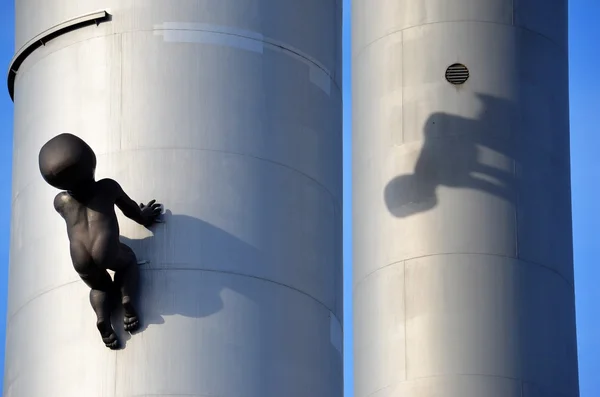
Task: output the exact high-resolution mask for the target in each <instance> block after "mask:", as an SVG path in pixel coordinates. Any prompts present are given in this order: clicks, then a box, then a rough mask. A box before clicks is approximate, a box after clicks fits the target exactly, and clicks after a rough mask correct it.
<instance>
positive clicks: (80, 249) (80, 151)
mask: <svg viewBox="0 0 600 397" xmlns="http://www.w3.org/2000/svg"><path fill="white" fill-rule="evenodd" d="M38 160H39V167H40V172H41V174H42V177H43V178H44V180H45V181H46V182H47V183H48V184H50V185H51V186H53V187H55V188H58V189H61V190H64V191H63V192H61V193H58V194H57V195H56V197H55V198H54V208H55V210H56V211H57V212H58V213H59V214H60V215H61V216H62V217H63V219H64V220H65V222H66V224H67V235H68V238H69V243H70V253H71V259H72V262H73V267H74V268H75V271H76V272H77V273H78V274H79V276H80V277H81V279H82V280H83V281H84V282H85V283H86V284H87V285H88V286H89V287H90V288H91V291H90V303H91V305H92V308H93V309H94V312H95V313H96V317H97V322H96V325H97V327H98V331H100V335H101V336H102V341H103V342H104V344H105V345H106V346H107V347H108V348H110V349H117V348H118V347H119V340H118V338H117V335H116V334H115V331H114V329H113V327H112V324H111V312H112V311H113V309H114V308H115V304H116V302H117V299H118V297H119V296H120V298H121V303H122V305H123V309H124V320H123V324H124V328H125V330H126V331H128V332H134V331H136V330H137V329H138V328H139V326H140V319H139V317H138V312H137V311H136V309H135V307H134V302H133V298H134V297H135V294H136V292H137V287H138V279H139V270H138V264H137V259H136V256H135V254H134V253H133V251H132V249H131V248H129V247H128V246H127V245H125V244H123V243H122V242H120V241H119V224H118V222H117V216H116V213H115V208H114V206H115V205H116V206H117V207H119V209H120V210H121V211H122V212H123V214H124V215H125V216H126V217H128V218H130V219H132V220H134V221H135V222H137V223H139V224H140V225H143V226H146V227H148V226H150V225H152V224H153V223H155V222H157V221H158V217H159V216H160V214H161V211H162V207H161V205H160V204H158V203H155V200H152V201H150V202H149V203H148V204H147V205H144V204H140V205H139V206H138V205H137V204H136V203H135V202H134V201H133V200H132V199H131V198H129V196H127V194H126V193H125V192H124V191H123V189H122V188H121V186H119V184H118V183H117V182H116V181H114V180H112V179H102V180H99V181H96V180H95V178H94V174H95V170H96V155H95V154H94V151H93V150H92V148H91V147H90V146H88V144H87V143H85V142H84V141H83V140H82V139H80V138H78V137H77V136H75V135H72V134H60V135H57V136H55V137H54V138H52V139H50V140H49V141H48V142H47V143H46V144H45V145H44V146H43V147H42V149H41V150H40V153H39V159H38ZM107 269H110V270H113V271H114V272H115V273H114V281H113V280H112V279H111V277H110V275H109V274H108V272H107V271H106V270H107Z"/></svg>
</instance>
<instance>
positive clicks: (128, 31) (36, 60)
mask: <svg viewBox="0 0 600 397" xmlns="http://www.w3.org/2000/svg"><path fill="white" fill-rule="evenodd" d="M164 30H176V29H138V30H124V31H120V32H113V33H106V34H100V35H95V36H92V37H87V38H85V39H82V40H77V41H74V42H72V43H69V44H67V45H65V46H63V47H60V48H56V49H54V50H52V51H48V52H47V53H45V54H44V55H43V56H41V57H39V58H37V59H35V61H34V62H33V63H32V64H31V65H32V66H33V65H35V64H37V63H38V62H39V61H41V60H43V59H45V58H46V57H48V56H50V55H52V54H54V53H55V52H58V51H62V50H64V49H66V48H69V47H72V46H74V45H77V44H80V43H83V42H85V41H89V40H95V39H100V38H106V37H110V36H119V35H124V34H127V33H135V32H146V33H150V32H155V31H164ZM207 32H211V33H216V34H228V33H223V32H212V31H207ZM229 35H232V34H231V33H229ZM240 37H244V38H248V39H249V40H256V39H253V38H251V37H247V36H240ZM257 41H258V40H257ZM262 42H264V43H265V44H269V45H271V46H273V47H278V48H281V49H283V50H285V51H287V52H289V53H291V54H294V55H297V56H298V57H301V58H303V59H305V60H306V61H308V62H310V63H311V64H314V65H315V66H316V67H318V68H319V69H321V70H322V71H323V72H324V73H325V74H327V76H328V77H329V80H330V81H331V82H332V83H333V85H334V87H335V88H336V89H337V91H338V92H339V93H341V92H342V89H341V87H340V86H339V85H338V84H337V82H336V81H335V79H334V78H333V76H332V74H331V73H330V72H328V71H327V70H326V69H324V67H323V66H320V65H319V64H318V63H317V62H316V61H313V60H312V59H310V58H307V56H305V55H303V54H301V53H298V52H297V51H294V50H291V49H288V48H287V47H284V46H281V45H277V44H273V43H272V42H269V41H264V40H262ZM52 44H55V42H53V43H52ZM49 45H50V44H49Z"/></svg>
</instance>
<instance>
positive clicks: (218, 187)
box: [4, 0, 342, 397]
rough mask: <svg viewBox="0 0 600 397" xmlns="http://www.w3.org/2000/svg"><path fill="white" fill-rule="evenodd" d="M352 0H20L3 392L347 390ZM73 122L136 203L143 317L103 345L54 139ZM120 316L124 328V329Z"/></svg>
mask: <svg viewBox="0 0 600 397" xmlns="http://www.w3.org/2000/svg"><path fill="white" fill-rule="evenodd" d="M341 15H342V10H341V1H337V0H303V1H301V2H298V1H295V0H177V1H175V0H169V1H166V0H142V1H141V0H86V1H81V0H64V1H48V0H16V48H20V50H19V51H18V52H17V54H16V55H15V58H14V60H13V62H12V64H11V67H10V68H11V70H10V72H9V77H8V83H9V90H10V93H11V95H13V97H14V102H15V113H14V160H13V202H12V211H13V212H12V230H11V233H12V234H11V236H12V238H11V251H10V280H9V285H10V286H9V306H8V329H7V342H6V343H7V350H6V371H5V380H4V396H5V397H142V396H171V397H180V396H190V397H191V396H198V397H200V396H203V397H204V396H221V397H239V396H244V397H281V396H286V397H294V396H297V397H304V396H311V397H341V396H342V353H341V341H342V328H341V322H342V317H341V316H342V253H341V235H342V230H341V214H342V212H341V209H342V199H341V184H342V179H341V172H342V169H341V168H342V153H341V150H342V131H341V128H342V118H341V113H342V110H341V103H342V99H341V92H340V86H341ZM62 132H70V133H73V134H76V135H78V136H80V137H81V138H82V139H84V140H85V141H86V142H88V143H89V144H90V146H91V147H92V148H93V149H94V151H95V152H96V155H97V157H98V168H97V173H96V175H97V176H98V177H99V178H101V177H111V178H114V179H116V180H117V181H118V182H119V183H120V184H121V185H122V186H123V188H124V189H125V191H126V192H127V193H128V194H129V195H130V196H131V197H132V198H133V199H135V200H137V201H138V202H139V201H143V202H146V201H147V200H149V199H151V198H156V199H157V200H159V202H162V203H164V205H165V208H166V211H167V212H166V215H165V221H166V223H164V224H160V225H157V226H156V227H153V228H152V229H151V231H148V230H146V229H144V228H142V227H140V226H138V225H136V224H134V223H133V222H132V221H130V220H128V219H126V218H124V217H122V216H121V214H120V212H118V211H117V212H118V214H119V217H120V218H119V219H120V224H121V233H122V235H123V238H124V241H125V242H127V243H129V244H130V245H131V246H132V248H133V249H134V251H135V252H136V254H137V255H138V258H139V259H141V260H144V259H145V260H149V261H150V263H149V264H146V265H144V266H143V267H142V268H141V272H142V273H141V278H142V283H141V296H140V300H141V316H142V322H143V323H144V325H143V330H142V332H140V333H139V334H135V335H133V336H131V337H129V336H128V335H123V334H122V332H121V337H122V338H123V341H124V342H125V348H124V349H123V350H120V351H116V352H115V351H111V350H109V349H107V348H105V346H104V345H103V343H102V341H101V340H100V337H99V335H98V331H97V330H96V328H95V316H94V313H93V311H92V309H91V307H90V305H89V303H88V289H87V287H86V286H85V285H84V284H83V283H82V282H81V281H80V280H79V278H78V276H77V274H76V273H75V271H74V270H73V269H72V266H71V263H70V258H69V246H68V240H67V235H66V230H65V226H64V221H63V220H62V219H61V218H60V216H59V215H58V214H56V213H55V212H54V209H53V207H52V199H53V197H54V195H55V194H56V193H57V191H56V190H55V189H53V188H51V187H50V186H48V185H47V184H46V183H45V182H44V180H43V179H42V177H41V176H40V173H39V170H38V165H37V155H38V152H39V150H40V148H41V146H42V145H43V144H44V143H45V142H46V141H48V140H49V139H50V138H51V137H53V136H55V135H57V134H59V133H62ZM121 329H122V328H121Z"/></svg>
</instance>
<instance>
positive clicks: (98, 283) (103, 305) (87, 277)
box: [76, 265, 119, 349]
mask: <svg viewBox="0 0 600 397" xmlns="http://www.w3.org/2000/svg"><path fill="white" fill-rule="evenodd" d="M76 268H79V269H78V272H79V276H80V277H81V279H82V280H83V281H84V282H85V283H86V284H87V285H88V286H89V287H90V288H91V290H90V304H91V305H92V308H93V309H94V312H95V313H96V318H97V320H96V326H97V327H98V331H100V335H101V336H102V341H103V342H104V344H105V345H106V347H108V348H110V349H117V348H118V347H119V340H118V339H117V335H116V334H115V331H114V330H113V328H112V324H111V321H110V315H111V312H112V309H113V308H114V303H115V302H114V300H115V299H114V298H115V290H114V285H113V283H112V280H111V278H110V276H109V274H108V273H107V272H106V270H102V269H98V268H95V265H91V266H90V269H88V270H87V271H85V272H81V270H82V269H81V266H76Z"/></svg>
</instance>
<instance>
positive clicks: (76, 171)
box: [38, 134, 96, 191]
mask: <svg viewBox="0 0 600 397" xmlns="http://www.w3.org/2000/svg"><path fill="white" fill-rule="evenodd" d="M38 161H39V166H40V172H41V173H42V177H43V178H44V180H45V181H46V182H48V184H50V185H51V186H54V187H55V188H57V189H62V190H71V191H74V190H77V189H78V188H84V187H85V186H86V185H88V184H89V183H90V182H93V181H94V173H95V171H96V155H95V154H94V151H93V150H92V148H91V147H89V145H88V144H87V143H85V142H84V141H83V140H82V139H81V138H78V137H76V136H75V135H73V134H60V135H57V136H55V137H54V138H52V139H50V140H49V141H48V142H46V144H45V145H44V146H42V148H41V149H40V154H39V157H38Z"/></svg>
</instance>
